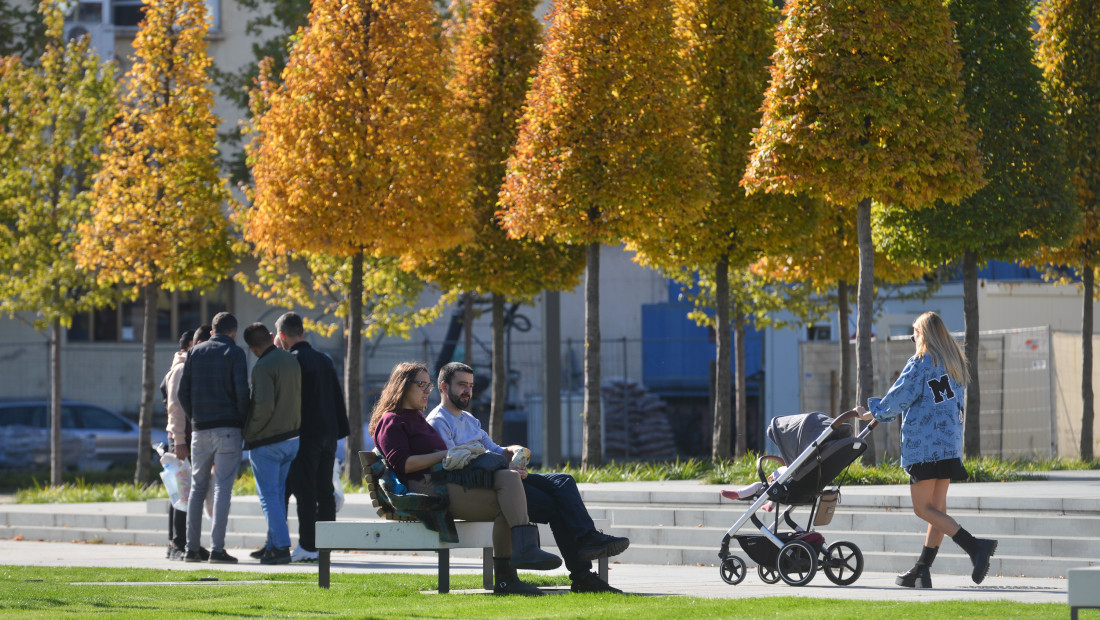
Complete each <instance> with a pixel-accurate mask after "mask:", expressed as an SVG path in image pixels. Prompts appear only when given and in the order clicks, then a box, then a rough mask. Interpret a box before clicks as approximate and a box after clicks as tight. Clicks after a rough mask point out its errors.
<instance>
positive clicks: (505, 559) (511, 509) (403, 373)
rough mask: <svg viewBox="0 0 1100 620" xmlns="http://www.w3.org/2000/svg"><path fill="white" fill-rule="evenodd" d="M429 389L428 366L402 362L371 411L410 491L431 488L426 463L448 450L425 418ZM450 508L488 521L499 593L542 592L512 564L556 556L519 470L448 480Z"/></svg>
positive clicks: (536, 566) (547, 562) (380, 440)
mask: <svg viewBox="0 0 1100 620" xmlns="http://www.w3.org/2000/svg"><path fill="white" fill-rule="evenodd" d="M431 391H432V382H431V377H430V376H429V375H428V367H427V366H425V365H424V364H421V363H418V362H402V363H400V364H398V365H397V366H395V367H394V369H393V372H391V373H390V380H389V382H388V383H386V387H385V388H383V389H382V395H381V396H380V397H379V399H378V402H377V403H376V404H375V406H374V411H373V412H372V413H371V418H370V426H369V431H370V434H371V436H373V437H374V444H375V445H376V446H378V449H379V450H381V451H382V454H383V455H385V457H386V461H388V462H389V465H390V467H392V468H393V470H394V473H396V474H397V477H398V479H399V480H401V482H403V483H405V486H407V487H409V490H410V491H413V492H414V493H423V494H425V495H434V494H435V485H434V484H433V483H432V480H431V477H430V476H429V475H428V469H429V468H430V467H431V466H433V465H435V464H436V463H440V462H442V461H443V459H444V458H446V456H447V445H446V444H445V443H443V439H442V438H441V437H440V436H439V435H438V434H437V433H436V432H435V429H433V428H432V427H431V426H430V425H429V424H428V422H427V420H426V419H425V418H424V411H425V410H426V409H427V407H428V395H429V394H431ZM447 495H448V496H449V499H450V510H451V514H453V515H454V516H455V517H456V518H459V519H464V520H467V521H493V566H494V573H495V575H496V586H495V587H494V588H493V591H494V592H496V593H498V594H532V595H539V594H542V593H543V592H542V591H541V590H539V589H538V588H536V587H534V586H531V585H528V584H526V583H523V582H522V581H520V580H519V578H518V577H517V576H516V569H517V568H524V569H531V570H552V569H554V568H557V567H558V566H561V559H560V558H558V557H557V556H555V555H553V554H550V553H547V552H545V551H543V550H542V549H540V548H539V540H538V529H537V528H536V526H535V525H533V524H531V521H530V519H528V517H527V498H526V496H525V495H524V491H523V483H522V482H521V480H520V477H519V474H518V473H517V472H515V471H512V470H510V469H507V468H505V469H499V470H497V471H495V472H494V473H493V488H491V489H488V488H478V487H470V488H463V486H462V485H458V484H453V483H447Z"/></svg>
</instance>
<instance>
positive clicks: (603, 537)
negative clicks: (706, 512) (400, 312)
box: [428, 362, 630, 593]
mask: <svg viewBox="0 0 1100 620" xmlns="http://www.w3.org/2000/svg"><path fill="white" fill-rule="evenodd" d="M439 393H440V403H439V406H437V407H436V408H435V409H433V410H432V412H431V413H430V414H429V415H428V424H431V426H432V428H434V429H435V430H436V432H437V433H439V436H440V437H442V438H443V443H445V444H447V447H448V448H454V447H455V446H461V445H464V444H469V443H471V442H477V443H479V444H481V446H482V447H484V448H485V449H486V450H487V451H489V452H494V453H496V454H502V455H504V456H505V457H506V458H508V459H509V460H512V457H513V451H512V449H511V448H502V447H500V446H499V445H497V444H496V443H495V442H494V441H493V440H492V439H491V438H490V437H489V434H488V433H486V432H485V430H484V429H482V428H481V423H480V422H478V419H477V418H475V417H474V416H473V415H472V414H471V413H469V412H468V411H466V410H465V408H466V407H467V406H469V404H470V399H471V398H473V393H474V369H473V368H471V367H470V366H468V365H466V364H463V363H461V362H451V363H449V364H445V365H444V366H443V368H441V369H439ZM520 473H521V475H523V490H524V494H525V495H526V496H527V513H528V515H530V517H531V520H532V521H535V522H537V523H548V524H549V525H550V530H551V531H552V532H554V540H556V541H557V543H558V551H560V552H561V557H562V559H563V560H564V561H565V567H566V568H568V569H569V579H570V581H571V582H572V583H571V584H570V589H571V590H572V591H574V592H615V593H621V592H622V590H619V589H617V588H613V587H611V586H610V585H608V584H607V582H605V581H604V580H603V579H600V577H599V575H597V574H595V573H593V572H592V560H595V559H598V558H601V557H610V556H614V555H618V554H620V553H622V552H623V551H626V548H627V547H628V546H630V540H629V539H628V538H624V537H621V536H609V535H607V534H604V533H603V532H600V531H598V530H597V529H596V525H595V524H594V523H593V522H592V517H591V516H590V515H589V514H588V509H587V508H586V507H585V505H584V500H583V499H581V495H580V492H579V491H578V490H577V481H576V480H575V479H574V478H573V476H570V475H569V474H564V473H550V474H527V473H526V470H523V471H521V472H520Z"/></svg>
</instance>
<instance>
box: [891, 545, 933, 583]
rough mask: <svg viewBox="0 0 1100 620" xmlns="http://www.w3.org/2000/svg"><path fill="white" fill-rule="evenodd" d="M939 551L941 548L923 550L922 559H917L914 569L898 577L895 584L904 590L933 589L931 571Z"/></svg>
mask: <svg viewBox="0 0 1100 620" xmlns="http://www.w3.org/2000/svg"><path fill="white" fill-rule="evenodd" d="M939 550H940V548H939V547H925V548H924V549H921V552H920V557H919V558H917V563H916V564H914V565H913V568H910V569H909V572H907V573H903V574H901V575H898V578H897V579H895V580H894V583H896V584H898V585H899V586H901V587H903V588H931V587H932V573H931V572H930V571H929V569H930V568H931V567H932V562H933V561H935V559H936V554H937V553H938V552H939Z"/></svg>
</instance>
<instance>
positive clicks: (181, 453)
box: [175, 443, 191, 461]
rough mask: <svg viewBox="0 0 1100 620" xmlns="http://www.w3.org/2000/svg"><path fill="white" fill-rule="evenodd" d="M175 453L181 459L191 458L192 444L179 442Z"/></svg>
mask: <svg viewBox="0 0 1100 620" xmlns="http://www.w3.org/2000/svg"><path fill="white" fill-rule="evenodd" d="M175 453H176V458H178V459H179V460H181V461H182V460H183V459H186V458H190V457H191V446H188V445H187V444H185V443H178V444H176V449H175Z"/></svg>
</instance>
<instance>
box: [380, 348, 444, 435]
mask: <svg viewBox="0 0 1100 620" xmlns="http://www.w3.org/2000/svg"><path fill="white" fill-rule="evenodd" d="M421 372H428V366H427V364H424V363H422V362H401V363H400V364H398V365H396V366H394V367H393V371H391V372H390V380H389V381H387V382H386V387H384V388H382V395H381V396H379V397H378V402H376V403H374V410H373V411H371V414H370V425H369V426H368V427H367V432H369V433H370V435H371V436H372V437H373V436H374V429H376V428H378V421H379V420H381V419H382V416H383V415H385V414H386V413H387V412H390V411H397V410H398V409H401V408H402V406H401V405H402V403H403V402H404V400H405V393H406V392H408V391H409V386H411V385H412V384H413V382H414V381H416V376H417V375H419V374H420V373H421ZM429 380H430V379H429Z"/></svg>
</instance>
